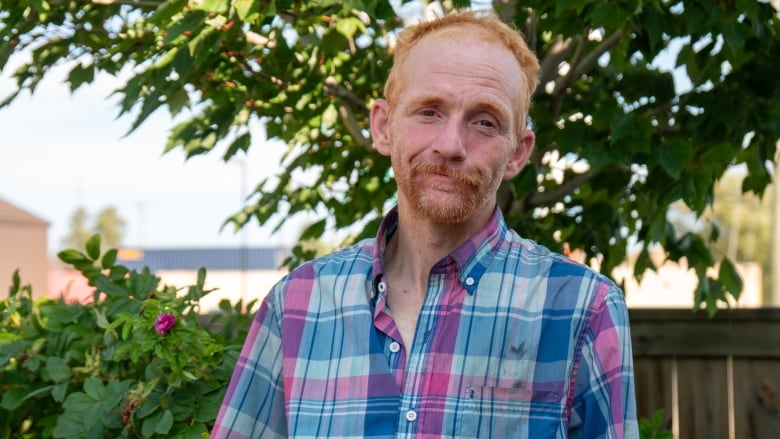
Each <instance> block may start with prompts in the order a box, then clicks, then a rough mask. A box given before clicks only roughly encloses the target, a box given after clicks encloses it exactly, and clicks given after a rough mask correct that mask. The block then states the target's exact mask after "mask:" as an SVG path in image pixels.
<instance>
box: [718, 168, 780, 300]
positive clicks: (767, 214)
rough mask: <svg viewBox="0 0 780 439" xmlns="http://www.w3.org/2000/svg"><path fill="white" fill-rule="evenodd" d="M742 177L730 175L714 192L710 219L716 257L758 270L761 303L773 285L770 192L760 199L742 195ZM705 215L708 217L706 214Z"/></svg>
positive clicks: (768, 296) (771, 198) (751, 195)
mask: <svg viewBox="0 0 780 439" xmlns="http://www.w3.org/2000/svg"><path fill="white" fill-rule="evenodd" d="M742 178H743V175H740V174H738V173H730V174H728V175H726V176H725V177H724V178H723V179H722V180H721V181H720V182H719V184H718V186H717V187H716V188H715V203H713V207H712V210H711V211H710V213H709V215H711V217H712V219H713V222H714V224H716V226H717V227H718V228H719V230H720V232H721V233H720V237H719V239H718V240H717V241H716V242H715V243H714V253H715V254H716V255H718V254H720V255H726V256H728V257H729V258H732V259H735V260H737V261H750V262H756V263H758V264H759V265H760V266H761V272H762V285H763V287H764V288H763V290H764V299H765V300H768V299H769V298H770V294H769V292H770V291H771V287H772V285H771V283H772V253H771V250H772V246H771V245H770V244H769V243H771V242H772V236H771V234H772V220H773V218H772V206H773V203H774V200H773V196H772V191H768V192H769V193H768V194H765V195H764V197H763V198H758V197H757V196H755V195H753V194H743V193H742V191H741V183H742ZM705 215H707V214H705Z"/></svg>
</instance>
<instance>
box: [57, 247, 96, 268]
mask: <svg viewBox="0 0 780 439" xmlns="http://www.w3.org/2000/svg"><path fill="white" fill-rule="evenodd" d="M57 257H58V258H60V260H61V261H62V262H64V263H66V264H70V265H77V264H81V263H84V262H90V260H89V258H87V255H85V254H84V253H81V252H80V251H78V250H74V249H67V250H63V251H61V252H59V253H57Z"/></svg>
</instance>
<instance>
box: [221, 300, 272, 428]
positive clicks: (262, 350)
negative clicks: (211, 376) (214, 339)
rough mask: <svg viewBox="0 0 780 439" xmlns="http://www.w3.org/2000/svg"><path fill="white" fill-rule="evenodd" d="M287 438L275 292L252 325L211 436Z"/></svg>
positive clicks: (261, 307) (258, 312) (264, 303)
mask: <svg viewBox="0 0 780 439" xmlns="http://www.w3.org/2000/svg"><path fill="white" fill-rule="evenodd" d="M259 437H262V438H284V437H287V424H286V416H285V410H284V386H283V377H282V339H281V330H280V325H279V319H278V314H277V312H276V310H275V307H274V302H273V292H272V293H271V294H269V295H268V296H266V298H265V299H264V300H263V302H262V304H261V306H260V309H259V310H258V311H257V314H256V315H255V318H254V320H253V321H252V325H251V326H250V328H249V333H248V334H247V337H246V341H245V342H244V346H243V348H242V349H241V355H240V356H239V358H238V362H237V363H236V367H235V369H234V370H233V376H232V377H231V379H230V384H229V386H228V390H227V393H226V394H225V399H224V400H223V401H222V406H221V407H220V409H219V414H218V415H217V420H216V422H215V424H214V428H213V429H212V431H211V438H212V439H214V438H234V439H244V438H259Z"/></svg>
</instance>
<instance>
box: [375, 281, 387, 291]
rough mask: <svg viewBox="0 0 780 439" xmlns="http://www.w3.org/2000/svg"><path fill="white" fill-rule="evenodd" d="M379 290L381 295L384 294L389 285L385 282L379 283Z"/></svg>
mask: <svg viewBox="0 0 780 439" xmlns="http://www.w3.org/2000/svg"><path fill="white" fill-rule="evenodd" d="M377 289H379V292H380V293H384V292H385V290H386V289H387V285H386V284H385V283H384V282H379V285H377Z"/></svg>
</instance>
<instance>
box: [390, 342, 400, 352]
mask: <svg viewBox="0 0 780 439" xmlns="http://www.w3.org/2000/svg"><path fill="white" fill-rule="evenodd" d="M400 350H401V345H400V344H398V342H397V341H394V342H392V343H390V352H392V353H396V352H398V351H400Z"/></svg>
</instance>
